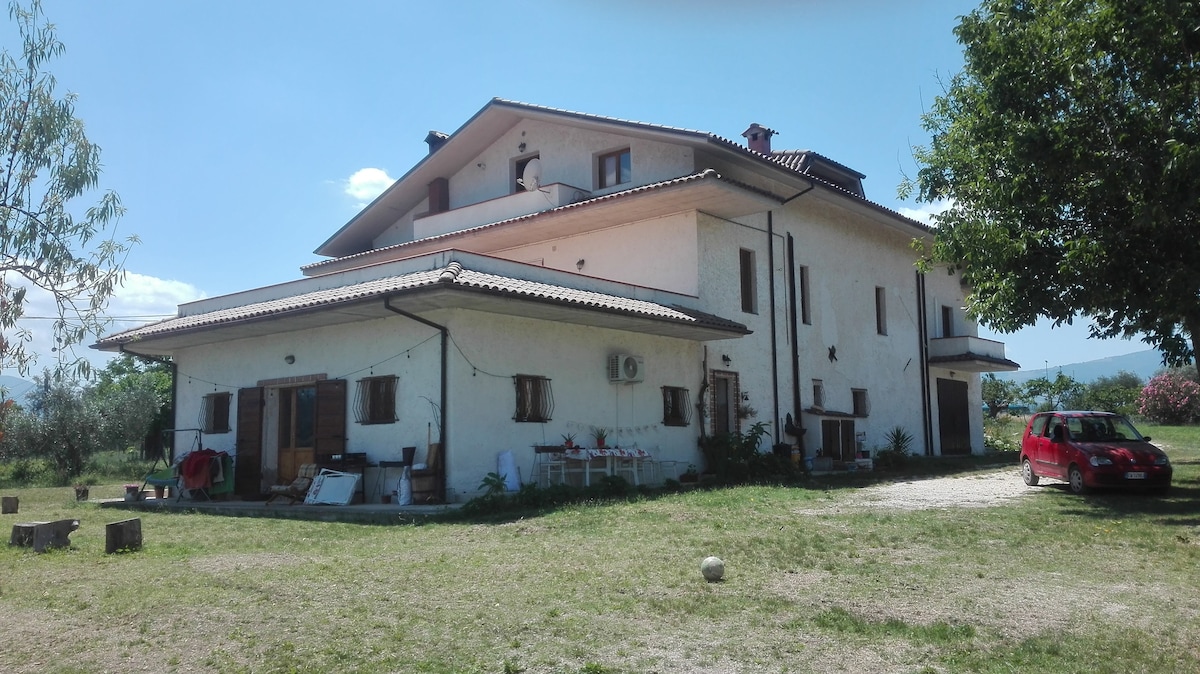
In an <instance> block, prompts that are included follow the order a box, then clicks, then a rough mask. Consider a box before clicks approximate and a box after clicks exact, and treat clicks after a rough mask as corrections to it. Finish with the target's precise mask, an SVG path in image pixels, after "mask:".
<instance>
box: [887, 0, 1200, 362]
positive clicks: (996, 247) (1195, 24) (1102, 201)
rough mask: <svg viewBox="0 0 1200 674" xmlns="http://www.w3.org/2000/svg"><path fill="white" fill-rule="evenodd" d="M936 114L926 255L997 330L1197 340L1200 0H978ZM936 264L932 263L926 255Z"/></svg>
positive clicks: (1187, 352) (1171, 351)
mask: <svg viewBox="0 0 1200 674" xmlns="http://www.w3.org/2000/svg"><path fill="white" fill-rule="evenodd" d="M955 35H956V36H957V38H958V41H959V42H960V43H961V44H962V45H963V49H964V52H963V55H964V66H963V70H962V72H961V73H959V74H957V75H955V76H953V78H951V79H950V80H949V81H948V82H947V87H946V90H945V91H944V93H943V95H941V96H939V97H937V98H936V100H935V101H934V103H933V105H932V107H931V108H930V110H929V111H928V112H927V113H926V114H925V116H924V118H923V123H924V127H925V129H926V130H927V131H929V133H930V136H931V140H930V143H929V145H928V146H926V147H922V148H917V149H915V157H916V160H917V162H918V165H919V169H918V173H917V176H916V178H915V180H906V181H905V183H904V184H902V186H901V190H900V192H901V196H908V195H909V194H911V193H912V192H913V191H916V192H917V196H918V198H919V199H920V200H922V201H929V202H934V201H939V200H946V201H947V202H948V203H949V204H951V205H950V207H949V209H948V210H946V211H945V212H943V213H942V214H940V215H939V216H936V222H937V234H936V237H935V240H934V243H933V244H932V247H931V248H929V249H927V250H926V254H927V256H928V257H927V261H928V262H929V263H932V262H934V261H937V262H945V263H949V265H950V267H951V268H952V269H961V271H962V273H963V279H964V281H965V282H967V283H969V284H970V285H971V287H973V289H974V290H973V292H971V294H970V296H969V297H968V299H967V304H968V310H969V312H970V313H971V314H972V315H973V316H974V317H976V318H978V319H979V320H980V322H982V323H983V324H985V325H987V326H989V327H992V328H994V329H996V330H999V331H1001V332H1011V331H1014V330H1017V329H1020V328H1022V327H1025V326H1029V325H1033V324H1034V323H1035V322H1036V321H1037V320H1038V319H1039V318H1042V317H1045V318H1048V319H1050V320H1051V321H1053V322H1054V324H1056V325H1059V324H1062V323H1064V322H1065V323H1070V322H1072V321H1073V320H1074V319H1076V318H1078V317H1080V316H1085V317H1088V318H1090V320H1091V334H1092V336H1094V337H1115V336H1124V337H1133V336H1139V337H1141V338H1142V339H1143V340H1144V341H1146V342H1147V343H1148V344H1150V345H1152V346H1154V347H1155V348H1157V349H1158V350H1159V351H1160V352H1161V354H1162V355H1163V359H1164V361H1165V362H1168V363H1183V362H1188V361H1190V360H1191V359H1192V358H1194V357H1195V356H1196V354H1197V353H1198V352H1200V351H1198V347H1197V340H1198V339H1200V226H1198V225H1200V189H1198V188H1197V185H1198V183H1197V178H1196V177H1197V176H1198V175H1200V123H1198V122H1200V60H1198V57H1200V3H1195V2H1183V1H1181V0H1163V1H1161V2H1144V1H1143V2H1130V1H1128V0H983V2H982V4H981V5H980V7H979V8H978V9H976V10H975V11H973V12H971V13H970V14H968V15H966V16H964V17H962V18H961V21H960V23H959V25H958V27H957V28H956V29H955ZM930 266H932V265H930Z"/></svg>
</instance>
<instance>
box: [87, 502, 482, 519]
mask: <svg viewBox="0 0 1200 674" xmlns="http://www.w3.org/2000/svg"><path fill="white" fill-rule="evenodd" d="M94 503H98V504H99V505H100V507H101V508H112V509H115V510H129V511H135V512H154V513H181V514H182V513H201V514H205V515H220V516H225V517H275V518H279V519H297V520H315V521H321V522H354V523H359V524H400V523H402V522H410V521H412V520H414V519H418V520H419V519H422V518H425V517H430V516H434V515H440V514H443V513H446V512H449V511H452V510H455V509H457V508H459V507H461V505H462V504H461V503H451V504H442V505H409V506H400V505H396V504H394V503H358V504H351V505H344V506H343V505H308V504H305V503H302V502H301V503H295V504H293V505H286V504H281V503H272V504H270V505H267V503H266V502H265V501H241V500H233V499H229V500H214V501H205V500H191V499H180V500H176V499H175V497H173V496H172V497H167V498H153V497H150V498H143V499H141V500H138V501H126V500H124V499H100V500H96V501H94Z"/></svg>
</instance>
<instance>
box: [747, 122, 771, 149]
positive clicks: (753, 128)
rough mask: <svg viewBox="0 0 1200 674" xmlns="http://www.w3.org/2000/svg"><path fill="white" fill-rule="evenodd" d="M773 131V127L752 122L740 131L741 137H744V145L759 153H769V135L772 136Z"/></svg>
mask: <svg viewBox="0 0 1200 674" xmlns="http://www.w3.org/2000/svg"><path fill="white" fill-rule="evenodd" d="M775 133H776V131H775V130H774V129H768V128H767V127H765V126H763V125H761V124H758V123H754V124H751V125H750V128H748V129H746V130H745V131H743V132H742V137H743V138H745V139H746V146H747V147H749V148H750V149H751V150H754V151H755V152H758V153H760V154H771V136H774V135H775Z"/></svg>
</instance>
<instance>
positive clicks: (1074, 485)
mask: <svg viewBox="0 0 1200 674" xmlns="http://www.w3.org/2000/svg"><path fill="white" fill-rule="evenodd" d="M1067 482H1068V483H1069V484H1070V486H1071V493H1073V494H1086V493H1087V491H1088V488H1087V485H1086V484H1084V483H1083V471H1082V470H1079V466H1075V465H1072V466H1071V470H1070V471H1068V472H1067Z"/></svg>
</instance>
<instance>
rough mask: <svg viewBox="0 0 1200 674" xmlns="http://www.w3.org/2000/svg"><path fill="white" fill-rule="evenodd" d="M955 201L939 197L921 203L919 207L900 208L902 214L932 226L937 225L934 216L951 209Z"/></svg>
mask: <svg viewBox="0 0 1200 674" xmlns="http://www.w3.org/2000/svg"><path fill="white" fill-rule="evenodd" d="M953 205H954V202H953V201H952V200H950V199H939V200H938V201H935V202H933V203H929V204H921V205H920V207H919V208H898V209H896V210H897V211H899V212H900V215H903V216H905V217H907V218H912V219H913V220H919V221H920V222H923V223H925V224H927V225H929V226H930V227H937V223H936V222H934V221H933V216H935V215H937V214H939V213H943V212H945V211H947V210H949V209H950V207H951V206H953Z"/></svg>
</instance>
